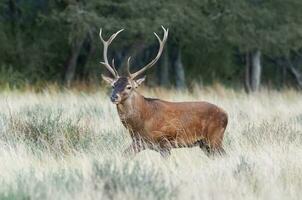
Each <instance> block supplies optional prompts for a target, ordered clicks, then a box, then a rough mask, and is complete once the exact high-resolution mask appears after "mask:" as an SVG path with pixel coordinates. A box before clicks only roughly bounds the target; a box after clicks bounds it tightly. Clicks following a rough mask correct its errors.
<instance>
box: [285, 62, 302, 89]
mask: <svg viewBox="0 0 302 200" xmlns="http://www.w3.org/2000/svg"><path fill="white" fill-rule="evenodd" d="M288 69H289V72H290V73H291V74H292V75H293V77H294V78H295V80H296V82H297V84H298V87H299V88H300V89H302V74H301V73H300V72H299V71H298V70H297V69H296V68H295V67H294V66H293V65H292V63H289V65H288Z"/></svg>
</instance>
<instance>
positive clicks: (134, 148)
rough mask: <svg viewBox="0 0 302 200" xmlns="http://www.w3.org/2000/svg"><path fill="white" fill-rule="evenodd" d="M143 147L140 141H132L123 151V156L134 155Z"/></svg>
mask: <svg viewBox="0 0 302 200" xmlns="http://www.w3.org/2000/svg"><path fill="white" fill-rule="evenodd" d="M144 149H145V147H144V145H143V144H141V142H135V141H133V142H132V144H131V145H130V146H129V147H128V148H127V149H126V150H125V151H124V152H123V156H125V157H126V156H135V155H136V154H137V153H139V152H141V151H142V150H144Z"/></svg>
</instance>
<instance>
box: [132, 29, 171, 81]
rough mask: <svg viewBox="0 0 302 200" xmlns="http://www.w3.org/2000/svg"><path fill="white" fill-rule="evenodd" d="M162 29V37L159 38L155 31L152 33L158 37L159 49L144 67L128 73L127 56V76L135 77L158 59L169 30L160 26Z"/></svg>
mask: <svg viewBox="0 0 302 200" xmlns="http://www.w3.org/2000/svg"><path fill="white" fill-rule="evenodd" d="M161 27H162V29H163V30H164V37H163V39H162V40H161V39H160V38H159V37H158V35H157V34H156V33H154V35H155V36H156V38H157V39H158V42H159V50H158V53H157V55H156V57H155V58H154V59H153V60H152V61H151V62H149V63H148V64H147V65H146V66H145V67H143V68H142V69H140V70H139V71H137V72H135V73H133V74H131V73H130V70H129V69H130V66H129V65H130V57H129V58H128V63H127V71H128V73H129V76H130V78H132V79H134V78H135V77H137V76H138V75H140V74H142V73H144V72H145V71H146V70H147V69H149V68H150V67H152V66H153V65H154V64H155V63H156V62H157V61H158V59H159V58H160V56H161V54H162V52H163V49H164V46H165V43H166V41H167V38H168V32H169V29H165V28H164V27H163V26H161Z"/></svg>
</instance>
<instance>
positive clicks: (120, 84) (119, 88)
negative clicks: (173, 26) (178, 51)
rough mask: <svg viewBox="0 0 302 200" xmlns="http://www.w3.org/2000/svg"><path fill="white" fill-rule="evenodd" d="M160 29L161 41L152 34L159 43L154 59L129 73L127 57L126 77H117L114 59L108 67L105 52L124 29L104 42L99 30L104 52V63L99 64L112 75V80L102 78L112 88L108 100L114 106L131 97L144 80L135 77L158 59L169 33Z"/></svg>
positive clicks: (105, 77) (106, 77)
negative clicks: (161, 33) (162, 35)
mask: <svg viewBox="0 0 302 200" xmlns="http://www.w3.org/2000/svg"><path fill="white" fill-rule="evenodd" d="M162 29H163V30H164V37H163V39H160V37H159V36H158V35H157V34H156V33H154V35H155V36H156V38H157V39H158V42H159V50H158V53H157V55H156V57H155V58H154V59H153V60H152V61H151V62H149V63H148V64H147V65H146V66H144V67H142V68H141V69H140V70H138V71H137V72H135V73H131V72H130V59H131V57H129V58H128V62H127V72H128V75H127V76H119V74H118V72H117V70H116V68H115V65H114V59H112V65H110V64H109V62H108V58H107V52H108V47H109V45H110V44H111V42H112V41H113V40H114V38H115V37H116V36H117V35H118V34H119V33H120V32H122V31H123V30H124V29H121V30H119V31H117V32H116V33H114V34H113V35H112V36H110V38H109V39H108V40H107V41H105V40H104V38H103V37H102V29H101V30H100V38H101V41H102V43H103V46H104V50H103V56H104V62H101V63H102V64H103V65H104V66H105V67H106V68H107V69H108V71H109V72H110V73H111V74H112V75H113V78H111V77H108V76H104V75H103V74H102V78H103V80H104V81H105V82H106V83H108V84H110V85H111V86H112V89H113V90H112V94H111V97H110V99H111V101H112V102H113V103H114V104H119V103H121V102H123V101H125V100H126V99H127V98H128V97H129V96H131V93H132V92H133V91H134V90H135V88H137V87H138V86H139V85H141V84H142V83H143V82H144V80H145V78H146V77H145V76H144V77H143V78H137V77H139V75H141V74H143V73H144V72H145V71H146V70H147V69H149V68H151V67H152V66H153V65H154V64H155V63H156V62H157V61H158V59H159V58H160V56H161V54H162V51H163V48H164V45H165V43H166V41H167V38H168V31H169V30H168V29H165V28H164V27H163V26H162Z"/></svg>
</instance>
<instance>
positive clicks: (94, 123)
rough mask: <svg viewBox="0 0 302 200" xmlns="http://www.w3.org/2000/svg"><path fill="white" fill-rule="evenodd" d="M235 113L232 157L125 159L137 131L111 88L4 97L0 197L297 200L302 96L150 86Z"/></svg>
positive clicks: (177, 153) (229, 143) (194, 151)
mask: <svg viewBox="0 0 302 200" xmlns="http://www.w3.org/2000/svg"><path fill="white" fill-rule="evenodd" d="M142 93H144V94H148V95H147V96H156V97H159V98H163V99H166V100H174V101H183V100H207V101H210V102H212V103H215V104H217V105H219V106H221V107H223V108H224V109H225V110H226V111H227V112H228V114H229V118H230V119H229V125H228V128H227V131H226V135H225V140H224V148H225V150H226V152H227V155H226V156H224V157H217V158H208V157H207V156H206V155H205V154H204V153H203V152H202V151H200V150H199V149H198V148H183V149H176V150H173V151H172V155H171V157H169V158H168V159H163V158H161V157H160V155H159V154H158V153H157V152H153V151H151V150H146V151H144V152H141V153H139V154H138V155H137V156H135V157H134V158H125V157H122V155H121V153H122V151H123V150H124V149H125V148H127V146H128V145H129V144H130V137H129V134H128V132H127V130H125V129H124V128H123V126H122V124H121V122H120V121H119V118H118V115H117V112H116V109H115V107H114V105H112V104H111V103H110V102H109V99H108V97H107V96H106V94H105V92H102V91H101V92H97V93H87V94H85V93H78V92H75V91H73V92H71V91H65V92H44V93H40V94H36V93H32V92H22V93H21V92H16V91H15V92H3V93H1V94H0V199H243V198H244V199H267V198H268V199H299V197H300V193H301V188H302V148H301V146H302V101H301V99H302V94H301V93H298V92H295V91H283V92H276V91H266V90H264V91H262V92H260V93H256V94H253V95H246V94H244V93H243V92H240V91H238V92H235V91H232V90H226V89H223V88H219V87H218V88H217V87H216V88H205V89H200V88H195V89H194V90H193V91H192V92H191V93H189V92H177V91H165V90H145V91H142Z"/></svg>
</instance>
